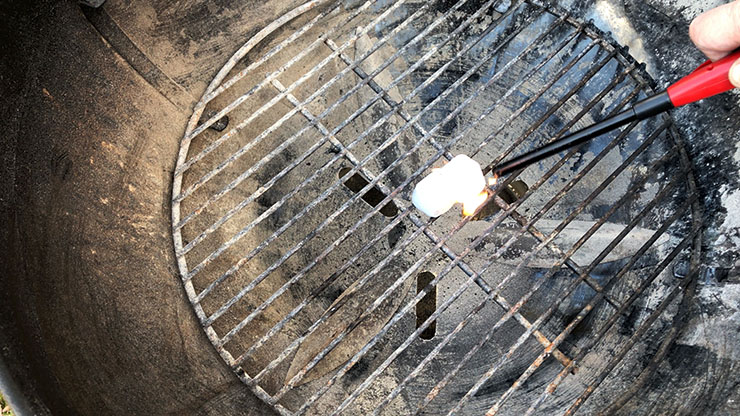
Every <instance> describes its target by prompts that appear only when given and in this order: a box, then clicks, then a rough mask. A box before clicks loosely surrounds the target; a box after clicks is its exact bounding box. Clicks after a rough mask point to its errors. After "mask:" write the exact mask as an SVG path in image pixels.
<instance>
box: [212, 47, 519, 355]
mask: <svg viewBox="0 0 740 416" xmlns="http://www.w3.org/2000/svg"><path fill="white" fill-rule="evenodd" d="M512 62H514V61H512ZM497 75H498V74H497ZM466 76H469V74H466ZM466 76H464V77H466ZM497 78H498V77H492V79H491V80H489V83H487V84H486V85H483V86H481V87H480V88H479V90H478V91H476V92H475V93H474V94H473V96H471V97H470V100H472V99H473V98H475V97H476V96H477V95H478V93H480V91H482V90H483V89H485V88H486V87H487V86H488V85H490V83H493V82H494V81H495V80H496V79H497ZM454 88H455V86H454V85H453V86H452V87H450V89H454ZM443 94H444V93H443ZM469 102H470V101H467V100H466V102H463V103H461V104H460V106H459V107H458V109H457V110H456V113H459V111H460V110H461V109H462V108H463V107H465V106H466V105H467V103H469ZM427 108H428V107H427ZM493 108H494V106H491V107H490V108H489V109H487V111H488V112H490V111H492V110H493ZM454 116H456V114H450V115H449V116H448V118H449V119H451V118H453V117H454ZM481 119H482V117H481ZM444 122H446V121H444ZM444 122H442V123H440V124H438V125H437V126H435V128H434V129H433V130H434V131H436V129H437V128H439V126H441V125H442V124H444ZM407 126H408V124H407V125H406V126H404V127H407ZM472 127H473V125H470V126H469V127H468V128H466V129H465V130H464V131H463V132H462V133H461V134H460V135H458V136H457V138H456V139H455V142H456V141H457V140H459V139H461V138H462V137H463V135H464V134H465V133H467V131H469V129H470V128H472ZM432 133H433V132H430V133H429V134H432ZM423 140H424V138H422V139H421V140H420V142H418V143H417V145H419V144H420V143H421V142H422V141H423ZM415 150H416V147H414V148H412V149H411V150H409V151H407V152H406V153H405V154H404V155H402V156H401V157H399V159H397V160H396V161H395V162H394V163H393V164H391V165H390V166H389V167H388V168H386V170H385V171H384V173H381V175H379V176H378V177H376V178H375V179H373V180H372V181H371V182H370V183H369V184H368V185H367V186H366V187H365V188H364V190H363V191H360V192H359V193H358V195H361V194H362V193H364V192H365V191H367V190H368V189H370V188H371V187H372V186H374V185H375V183H377V181H378V180H379V179H380V177H382V176H383V175H385V174H386V173H387V172H389V171H391V170H392V169H393V168H395V166H396V165H397V164H398V163H400V161H402V160H403V159H405V158H406V157H408V155H410V154H411V153H413V152H414V151H415ZM440 155H441V152H438V154H437V155H436V156H435V157H433V158H431V159H430V160H429V161H428V163H427V164H426V165H425V166H423V167H422V168H421V169H419V170H417V172H416V173H415V174H414V175H411V177H410V178H409V179H407V181H406V182H404V184H403V185H401V186H400V187H398V188H397V189H396V191H394V192H393V193H392V194H395V193H396V192H399V191H400V190H401V189H402V188H403V187H405V186H406V185H408V184H409V183H410V181H411V180H412V179H413V178H415V177H417V176H418V174H420V173H422V172H423V171H425V170H426V169H427V168H428V167H429V166H431V164H432V163H434V162H435V161H436V160H437V158H438V157H439V156H440ZM350 173H351V172H350ZM350 173H348V175H349V174H350ZM356 197H357V195H355V197H353V198H354V199H355V200H356ZM386 200H389V198H386ZM384 204H385V202H383V203H382V204H379V205H378V206H382V205H384ZM367 218H369V216H366V218H365V219H363V220H362V221H361V222H359V223H357V224H356V226H359V225H360V224H361V223H363V222H364V221H366V219H367ZM327 220H330V219H327ZM353 228H354V227H353ZM425 229H426V228H425ZM348 235H349V233H345V236H343V237H342V238H340V239H339V240H337V242H336V243H335V244H333V245H331V246H330V247H329V249H330V250H331V249H333V248H334V247H336V245H338V243H339V241H341V240H343V239H344V238H346V236H348ZM292 251H293V250H292V249H291V252H292ZM291 252H288V253H287V254H286V255H285V256H283V258H282V259H281V260H280V261H279V262H277V263H275V264H274V265H273V266H271V268H270V269H268V270H267V271H266V272H265V273H267V272H271V271H272V270H274V268H276V267H278V266H279V264H281V263H282V261H284V260H285V259H286V258H287V256H288V255H290V254H291ZM316 263H317V261H314V262H312V264H310V265H309V266H310V267H308V269H310V268H312V267H313V266H314V265H315V264H316ZM345 264H346V263H345ZM302 274H303V272H302V273H299V275H296V276H294V277H293V278H291V280H290V281H289V282H287V283H286V284H285V285H284V286H283V287H282V288H281V289H279V290H278V292H276V293H275V294H273V296H271V298H270V299H268V301H270V302H271V301H272V299H274V298H276V297H277V296H279V295H280V294H282V292H284V291H285V290H286V289H287V287H288V286H290V284H292V283H294V282H295V281H296V280H297V279H298V278H299V277H300V276H301V275H302ZM265 276H266V274H265ZM265 276H263V275H260V276H258V278H257V279H255V280H260V279H264V277H265ZM247 288H248V287H245V289H247ZM249 289H250V290H251V288H249ZM241 296H243V295H241ZM268 301H266V302H265V303H263V305H261V306H260V308H258V310H255V311H253V312H252V314H250V316H248V317H247V318H245V320H243V321H242V322H240V323H239V324H238V325H237V327H235V328H234V329H232V331H230V332H229V334H228V335H229V337H231V336H233V335H234V334H235V333H236V332H238V330H240V329H241V328H243V327H244V326H245V325H246V324H247V323H248V322H249V321H251V319H253V318H254V316H256V313H257V312H259V311H260V310H262V309H264V307H266V306H267V305H269V303H268ZM229 339H230V338H229ZM220 344H221V345H223V340H222V341H220Z"/></svg>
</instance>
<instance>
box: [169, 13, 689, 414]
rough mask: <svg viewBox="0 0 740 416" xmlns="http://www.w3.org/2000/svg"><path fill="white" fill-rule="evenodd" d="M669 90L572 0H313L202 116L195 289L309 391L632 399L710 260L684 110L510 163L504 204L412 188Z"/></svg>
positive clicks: (276, 401)
mask: <svg viewBox="0 0 740 416" xmlns="http://www.w3.org/2000/svg"><path fill="white" fill-rule="evenodd" d="M652 92H654V85H653V83H652V81H651V79H650V78H649V77H648V75H647V74H646V72H645V71H644V68H643V67H642V66H640V65H639V64H638V63H637V62H635V60H634V59H632V58H631V57H630V56H629V53H628V51H627V50H626V49H625V48H621V47H619V46H618V45H616V44H614V43H613V41H611V40H610V37H609V35H608V34H605V33H603V32H600V31H599V30H597V29H596V28H595V27H594V26H593V25H592V24H590V23H586V22H582V21H580V20H578V19H576V18H574V17H572V16H569V15H568V14H566V13H564V12H563V11H562V10H560V9H558V8H557V7H555V6H553V5H543V4H539V3H537V2H532V1H514V2H507V1H494V0H490V1H487V2H478V1H474V0H461V1H458V2H453V1H441V2H422V1H398V2H386V1H367V2H362V1H344V2H330V1H319V0H315V1H310V2H308V3H306V4H304V5H303V6H301V7H298V8H296V9H295V10H293V11H291V12H289V13H288V14H286V15H284V16H283V17H281V18H280V19H278V20H276V21H274V22H273V23H271V24H270V25H269V26H267V27H265V29H263V30H262V31H260V32H259V33H257V34H256V35H255V36H254V37H252V38H251V39H250V40H249V41H247V43H245V44H244V46H243V47H242V48H240V49H239V50H238V51H237V52H236V53H235V54H234V55H233V57H232V58H231V59H230V60H229V61H228V62H227V63H226V65H225V66H224V67H223V68H222V69H221V70H220V72H219V73H218V75H217V76H216V78H215V79H214V80H213V81H212V82H211V83H210V85H209V87H208V88H207V90H206V92H205V94H204V95H203V98H202V99H201V100H200V102H199V103H198V104H197V105H196V107H195V110H194V113H193V115H192V117H191V119H190V121H189V124H188V125H187V129H186V133H185V137H184V138H183V140H182V143H181V147H180V153H179V158H178V162H177V168H176V172H175V177H174V182H173V194H172V195H173V199H172V201H173V204H172V221H173V236H174V243H175V249H176V255H177V260H178V265H179V268H180V273H181V277H182V282H183V284H184V287H185V290H186V292H187V294H188V297H189V299H190V302H191V304H192V306H193V308H194V310H195V313H196V315H197V317H198V318H199V320H200V322H201V325H202V326H203V328H204V330H205V332H206V334H207V336H208V338H209V339H210V341H211V343H212V344H213V345H214V347H215V348H216V350H217V351H218V352H219V354H220V355H221V357H222V358H223V360H224V361H225V362H226V363H227V364H228V365H229V366H230V367H231V368H232V369H233V371H234V372H235V373H236V374H237V375H238V376H239V378H240V379H241V380H242V381H243V382H244V383H245V384H247V385H248V386H249V387H250V388H251V389H252V390H253V391H254V392H255V394H257V395H258V397H260V398H261V399H262V400H264V401H265V402H267V403H268V404H270V405H272V406H273V407H274V408H275V409H276V410H277V411H278V412H280V413H282V414H286V415H287V414H340V413H342V414H369V413H372V414H452V413H457V414H481V413H486V414H496V413H502V414H507V413H508V412H513V411H519V412H525V413H527V414H533V413H547V414H550V413H553V412H560V413H565V414H573V413H576V412H578V411H580V412H581V413H584V414H592V413H597V412H599V411H602V412H610V411H616V410H618V409H620V408H621V407H622V406H624V405H625V404H626V403H628V402H629V401H630V400H632V399H633V398H634V397H635V395H636V394H637V393H638V392H639V390H640V387H641V386H643V385H644V384H645V383H646V381H647V380H648V379H649V378H650V375H651V374H652V372H653V371H654V369H655V368H656V366H657V364H658V363H659V362H660V360H661V359H662V357H663V356H664V354H665V353H666V351H667V349H668V347H669V346H670V345H671V343H672V342H673V340H674V338H675V337H676V335H677V333H678V331H679V329H680V327H681V325H682V323H683V321H684V315H683V313H684V312H685V310H686V303H687V302H689V301H690V299H691V295H692V293H693V288H694V284H695V281H696V279H695V275H696V272H697V266H698V258H699V257H698V256H699V249H700V246H699V243H698V242H699V241H700V237H701V236H700V229H701V223H700V219H701V213H700V212H699V205H698V204H697V202H696V196H697V192H696V185H695V183H694V179H693V175H692V172H691V167H690V166H691V164H690V160H689V158H688V156H687V153H686V152H685V150H684V146H683V143H682V140H681V138H680V136H679V135H678V134H677V132H676V130H675V128H674V127H673V124H672V123H671V120H670V119H669V118H668V117H660V118H656V119H655V120H650V121H646V122H642V123H633V124H631V125H629V126H628V127H626V128H625V129H624V130H622V131H620V132H615V133H613V134H608V135H605V136H604V137H603V138H601V139H599V140H596V141H595V142H593V143H590V144H586V145H583V146H581V147H580V148H577V149H573V150H571V151H569V152H567V153H564V154H562V155H561V156H560V157H556V158H553V160H549V161H546V162H542V163H540V164H538V165H535V166H532V167H529V168H527V169H526V170H523V171H520V172H518V173H517V174H515V175H511V176H510V177H508V178H506V179H505V180H503V181H501V182H500V183H498V184H497V185H495V186H494V187H492V188H491V190H490V196H489V201H488V203H487V205H486V206H485V207H484V208H483V209H482V212H484V213H485V215H483V214H479V215H476V216H473V217H462V216H461V214H460V211H459V210H457V211H456V212H452V211H451V212H449V213H447V214H445V215H444V216H442V217H440V218H438V219H430V218H427V217H425V216H423V214H421V213H420V212H418V211H417V210H416V209H415V208H414V207H413V206H412V205H411V204H410V202H409V200H410V194H411V191H412V190H413V187H414V185H415V184H416V183H417V182H418V181H419V180H420V179H421V178H423V177H424V176H425V175H426V174H427V173H429V172H430V171H431V169H433V168H435V167H439V166H441V165H442V164H443V163H444V162H445V161H446V160H450V159H451V158H452V157H453V156H454V155H457V154H467V155H469V156H471V157H472V158H474V159H475V160H476V161H478V162H479V163H481V165H482V166H485V167H486V168H485V172H486V173H489V172H490V171H491V169H492V167H493V166H495V164H496V163H498V162H500V161H502V160H503V159H504V158H507V157H509V156H511V155H514V154H518V153H521V152H524V151H526V150H529V149H532V148H534V147H535V146H537V145H540V144H542V143H544V142H547V141H550V140H554V139H556V138H558V137H561V136H562V135H563V134H565V133H566V132H568V131H569V130H570V129H572V128H577V127H579V126H583V125H586V124H588V123H590V122H593V121H594V120H598V119H599V118H601V117H604V116H606V115H608V114H612V113H615V112H617V111H619V109H621V108H622V107H624V106H625V105H628V104H630V103H634V102H635V101H637V100H639V99H641V98H644V97H645V96H647V95H648V94H650V93H652ZM226 116H228V118H226ZM224 125H225V128H224ZM219 130H222V131H219ZM522 186H524V187H525V188H526V192H521V189H522ZM517 190H518V191H517ZM503 196H506V198H503ZM638 353H639V354H641V355H640V356H641V357H642V356H644V355H645V354H647V356H649V357H650V359H648V360H647V361H646V360H635V359H626V358H627V357H634V356H635V354H638Z"/></svg>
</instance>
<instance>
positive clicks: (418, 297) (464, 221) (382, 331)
mask: <svg viewBox="0 0 740 416" xmlns="http://www.w3.org/2000/svg"><path fill="white" fill-rule="evenodd" d="M553 173H554V170H551V171H550V172H548V174H546V175H545V177H543V179H542V180H541V181H539V182H538V185H537V186H539V185H540V184H541V183H544V182H545V181H546V180H547V178H548V177H549V176H551V175H552V174H553ZM532 189H534V187H533V188H532ZM528 195H529V194H527V195H525V196H524V197H523V198H522V199H520V200H519V201H517V204H520V203H521V202H523V201H524V200H525V199H526V197H527V196H528ZM514 208H515V206H512V209H511V210H513V209H514ZM509 212H510V211H509ZM509 212H503V213H501V215H500V216H499V218H498V221H497V222H494V224H493V225H491V227H490V228H489V229H487V230H486V231H485V232H484V233H483V235H482V236H481V237H480V238H479V239H477V240H476V241H474V242H473V243H471V245H470V246H469V247H468V248H467V249H466V251H465V252H463V253H462V254H461V256H463V257H464V256H465V255H466V254H467V253H469V251H470V249H471V247H474V246H476V245H477V244H479V243H480V241H481V240H482V238H484V237H485V236H487V235H488V234H490V232H491V231H492V230H493V228H495V227H496V226H497V225H498V223H500V220H502V219H503V218H504V216H505V215H508V213H509ZM467 221H468V219H465V220H463V221H462V222H461V223H460V224H458V226H456V227H455V228H454V229H453V230H452V231H451V232H450V234H449V235H452V234H454V233H455V232H457V230H459V229H460V228H461V227H462V225H464V224H465V223H467ZM522 232H524V230H522ZM514 240H515V237H514V238H512V239H511V240H510V241H509V242H508V244H509V245H510V244H511V243H513V241H514ZM506 248H508V247H507V246H504V247H502V249H500V250H499V252H498V253H497V254H498V255H501V254H502V253H503V251H505V249H506ZM428 254H429V253H427V255H425V258H422V259H420V260H419V261H418V262H417V263H416V264H415V265H414V266H412V267H411V268H410V269H409V270H408V271H407V272H406V273H404V276H402V277H401V278H399V280H398V281H397V282H396V283H394V285H393V286H391V287H390V288H389V289H388V290H387V291H386V292H385V293H384V294H383V295H382V296H381V297H380V298H378V300H377V301H376V304H374V307H377V304H378V302H382V300H383V299H384V298H385V297H387V296H388V295H389V294H390V293H392V291H393V290H395V288H396V287H397V286H398V285H400V283H399V282H400V281H401V280H403V279H404V278H407V277H408V276H409V275H410V274H411V273H413V272H414V271H416V269H418V267H420V265H421V264H423V262H424V261H425V260H426V257H427V256H428ZM455 263H456V262H454V261H453V263H452V264H451V265H448V266H447V267H446V268H445V270H444V271H443V272H442V273H441V274H440V275H439V276H437V278H435V279H434V280H433V281H432V282H431V283H429V285H428V286H427V287H426V288H425V289H424V290H422V291H421V292H420V293H419V294H418V295H417V297H416V298H415V299H414V300H412V302H411V303H410V304H407V305H406V307H405V308H404V309H403V310H401V311H399V312H398V313H397V314H396V315H395V316H394V317H393V318H392V319H391V321H389V322H388V324H386V326H385V327H384V328H383V329H382V330H381V331H380V332H379V333H378V335H377V336H376V337H374V338H373V339H372V340H371V341H370V342H369V343H368V344H367V345H366V346H365V347H364V348H363V349H362V350H361V351H360V352H358V353H357V354H356V355H355V356H354V357H353V358H352V359H351V360H350V362H348V363H347V364H345V366H344V367H343V368H342V369H341V370H340V371H339V372H338V373H336V374H335V375H334V376H333V377H332V378H331V380H330V381H329V383H328V384H327V386H325V387H323V388H321V389H320V390H319V391H317V392H316V393H315V394H314V395H313V396H311V398H310V399H309V400H308V401H307V402H306V403H305V404H304V406H303V407H302V408H301V409H303V410H305V409H306V408H307V407H308V406H310V404H311V403H313V402H315V400H317V399H318V397H319V396H320V395H322V394H323V392H325V391H326V390H327V389H328V387H330V385H331V384H332V383H333V381H334V380H335V379H336V378H337V377H339V376H341V375H343V374H344V373H346V371H347V370H348V369H349V368H350V367H352V366H353V365H354V364H355V363H356V362H357V360H358V359H359V357H361V356H363V355H364V354H365V353H366V352H367V351H368V350H369V349H370V348H371V347H372V346H373V345H374V344H375V343H376V342H377V341H378V340H379V338H380V337H381V336H383V335H384V334H385V332H387V330H388V329H389V328H390V326H392V325H393V324H395V322H397V320H398V319H400V316H401V315H403V314H405V313H407V312H408V310H410V308H411V307H413V305H415V304H416V303H417V302H418V301H419V299H420V298H421V297H422V296H424V295H425V294H426V292H428V290H429V288H430V287H431V286H433V285H435V284H436V283H437V282H438V281H439V279H441V278H442V277H443V276H444V275H446V273H447V272H449V270H450V269H452V267H454V265H455ZM377 270H378V269H375V270H374V271H373V272H377ZM470 283H471V281H470V280H469V281H467V282H466V283H465V285H464V286H465V288H467V287H468V285H469V284H470ZM460 293H461V291H460ZM457 296H459V293H458V294H457ZM453 297H456V296H455V295H453V296H451V298H453ZM450 303H451V300H450V299H448V302H446V304H444V305H442V306H440V307H439V308H438V310H437V311H436V312H435V314H438V313H439V312H440V311H441V310H444V309H445V308H446V307H447V306H449V304H450ZM368 312H372V310H369V311H368V310H366V311H365V313H363V316H361V317H360V318H358V320H357V321H355V323H354V324H353V326H352V327H350V328H349V329H348V330H346V331H344V332H343V334H340V335H339V337H343V336H344V334H346V333H348V332H349V331H351V330H352V329H353V327H354V325H356V324H357V322H358V321H360V320H362V319H364V317H365V316H366V314H367V313H368ZM434 316H435V315H434V314H433V315H432V317H430V319H429V320H427V324H428V323H429V322H430V321H431V320H433V319H434V318H433V317H434ZM422 326H423V325H422ZM421 330H423V328H422V329H421ZM336 343H338V341H337V340H334V341H333V342H332V343H331V344H330V345H329V346H327V347H326V348H325V350H324V351H322V353H320V354H319V355H318V356H317V357H316V358H315V359H314V364H315V363H316V362H318V360H320V359H321V357H323V355H324V354H325V353H326V351H328V350H330V349H331V348H333V347H334V345H335V344H336ZM307 367H311V364H309V366H307ZM304 370H306V371H308V370H310V368H308V370H307V369H306V368H304ZM300 375H301V373H299V374H297V375H296V377H299V376H300ZM294 379H295V377H294ZM291 381H293V380H291ZM289 385H290V383H289ZM286 387H287V386H286ZM284 390H285V388H283V389H282V390H281V392H279V393H278V394H277V395H276V396H275V397H276V398H278V399H279V396H281V395H282V393H284ZM276 400H277V399H276ZM301 411H302V410H299V413H300V412H301Z"/></svg>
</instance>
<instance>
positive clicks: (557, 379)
mask: <svg viewBox="0 0 740 416" xmlns="http://www.w3.org/2000/svg"><path fill="white" fill-rule="evenodd" d="M692 199H693V200H695V199H696V198H692ZM699 231H700V227H697V226H695V227H694V228H693V229H692V231H691V233H690V234H689V235H688V236H687V237H686V238H684V239H683V240H682V241H681V243H680V244H679V245H678V246H676V248H675V249H673V251H672V252H671V253H670V254H669V255H668V257H666V258H665V259H664V260H663V261H662V262H661V263H660V265H659V266H657V267H656V268H655V270H654V271H653V273H652V274H651V275H650V276H649V277H648V278H647V279H645V281H644V282H643V283H642V284H641V285H640V287H638V288H637V289H636V290H635V291H634V293H633V294H632V295H631V296H630V297H629V298H628V299H627V300H626V301H625V302H624V303H623V304H622V307H621V308H620V309H619V310H617V311H616V312H615V313H614V314H613V315H612V316H611V318H609V320H608V321H607V322H606V323H604V325H603V326H602V327H601V329H600V330H599V331H598V333H597V334H596V335H595V336H594V337H593V338H591V339H590V340H588V342H587V343H586V344H585V345H584V346H583V347H582V348H581V349H580V352H579V353H578V355H577V358H576V359H575V360H574V362H576V361H580V360H581V359H583V358H584V357H585V356H586V354H587V353H588V352H589V350H590V349H591V348H593V346H594V345H596V344H597V343H598V342H599V341H601V340H602V339H603V337H604V335H605V334H606V332H608V331H609V329H611V327H612V326H613V325H614V324H615V323H616V322H617V320H618V319H619V317H621V316H624V315H625V313H626V311H627V308H629V307H630V306H632V304H633V303H634V302H635V301H636V300H637V298H639V297H640V296H641V295H642V293H643V292H644V291H645V289H647V287H648V286H650V285H651V284H652V283H653V281H655V279H656V278H657V277H658V276H659V275H660V273H661V272H662V271H663V270H664V269H665V268H666V267H667V266H668V265H669V264H670V263H671V262H672V261H673V260H674V259H675V258H676V256H678V254H679V253H680V252H681V251H683V250H684V249H685V248H686V247H687V246H688V244H689V242H690V241H691V239H692V238H694V237H695V236H696V235H698V233H699ZM691 278H692V275H691V274H690V275H689V279H685V280H691ZM613 280H618V279H613ZM605 368H611V367H605ZM565 370H566V369H563V371H565ZM563 371H561V372H560V373H558V375H557V376H556V377H555V378H554V379H553V381H552V382H551V383H550V384H549V385H548V386H547V388H546V389H545V391H543V392H542V394H541V395H540V397H538V398H537V400H535V402H534V403H532V405H531V406H530V409H529V410H528V412H527V414H531V413H532V412H534V411H536V410H537V408H539V406H540V405H542V403H543V402H544V401H545V399H547V397H549V396H551V395H552V394H553V393H554V392H555V390H556V389H557V387H558V386H559V385H560V383H561V382H562V381H563V380H564V379H565V377H566V376H567V371H565V372H563ZM594 389H595V388H594Z"/></svg>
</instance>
